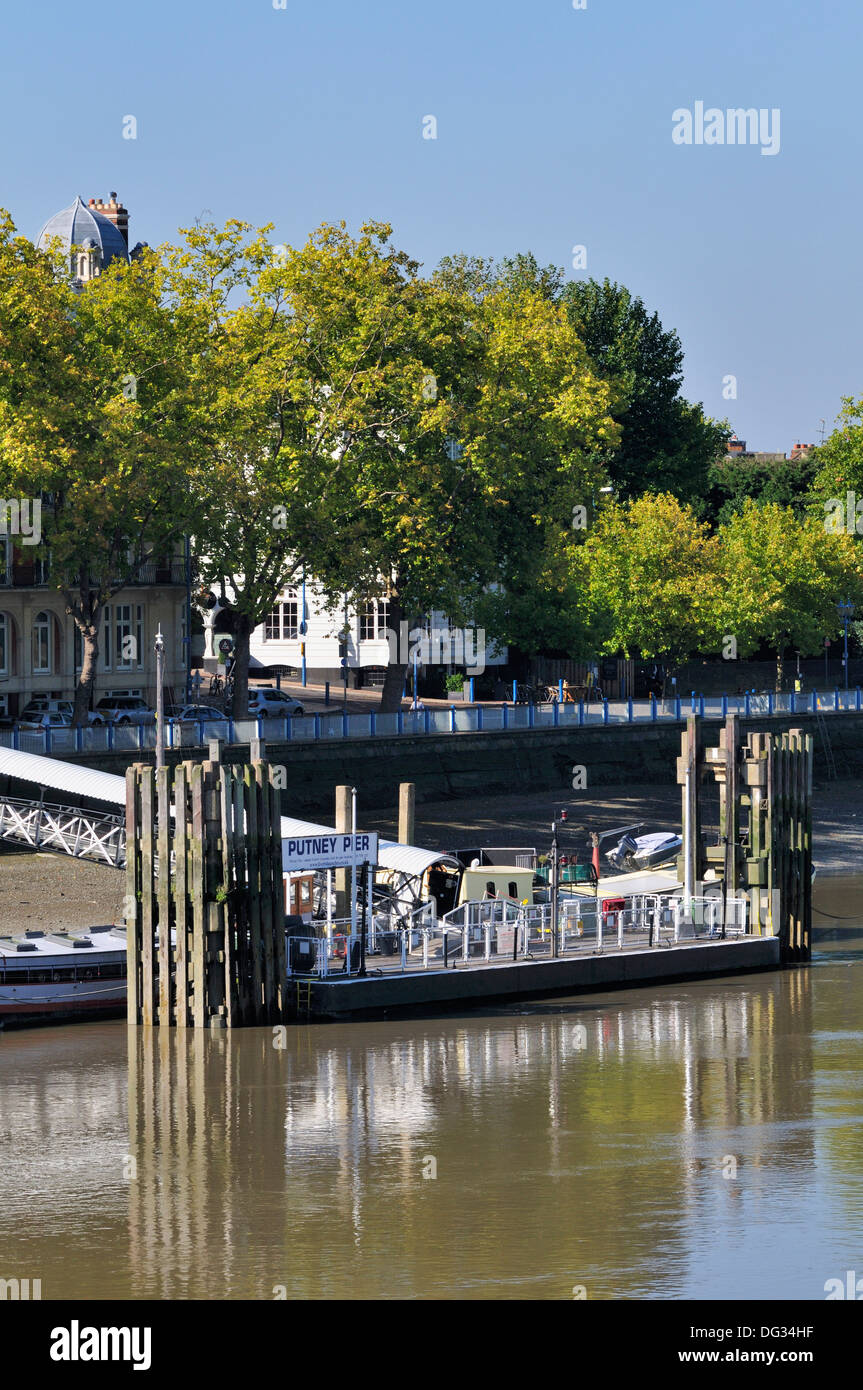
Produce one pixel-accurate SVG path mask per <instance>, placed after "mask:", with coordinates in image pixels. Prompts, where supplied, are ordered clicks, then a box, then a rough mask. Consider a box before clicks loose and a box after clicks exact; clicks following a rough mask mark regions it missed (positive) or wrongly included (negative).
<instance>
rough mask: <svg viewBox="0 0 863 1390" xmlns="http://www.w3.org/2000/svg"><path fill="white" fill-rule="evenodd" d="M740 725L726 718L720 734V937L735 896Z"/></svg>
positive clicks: (734, 717)
mask: <svg viewBox="0 0 863 1390" xmlns="http://www.w3.org/2000/svg"><path fill="white" fill-rule="evenodd" d="M739 731H740V723H739V719H738V716H737V715H736V714H729V715H728V717H727V719H726V721H725V727H724V728H723V729H722V731H721V739H720V741H721V743H722V744H723V746H724V749H725V769H724V771H725V776H724V779H723V783H722V790H721V800H720V833H721V835H722V837H723V839H724V843H725V862H724V865H723V875H724V882H723V892H722V907H723V912H722V933H723V936H724V935H725V931H726V927H727V924H728V899H729V897H732V898H733V897H736V896H737V888H738V877H737V854H738V851H737V842H738V839H739V834H740V807H739V800H738V798H739V795H740V789H739V779H738V762H737V758H738V748H737V745H738V739H739Z"/></svg>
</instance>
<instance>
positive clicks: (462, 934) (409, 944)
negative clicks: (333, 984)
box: [291, 893, 750, 976]
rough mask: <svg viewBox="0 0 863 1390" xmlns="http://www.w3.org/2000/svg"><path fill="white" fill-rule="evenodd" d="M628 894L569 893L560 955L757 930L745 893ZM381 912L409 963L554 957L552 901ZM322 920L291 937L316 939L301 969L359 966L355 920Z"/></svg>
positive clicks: (387, 934) (389, 937) (392, 951)
mask: <svg viewBox="0 0 863 1390" xmlns="http://www.w3.org/2000/svg"><path fill="white" fill-rule="evenodd" d="M620 901H621V900H620V899H618V898H616V897H615V898H611V897H603V895H602V894H599V895H598V896H597V897H593V898H587V897H572V898H563V899H561V901H560V903H559V910H558V956H567V955H569V956H572V955H577V954H578V953H579V952H591V953H600V952H606V951H614V950H618V951H622V950H634V949H635V950H651V949H661V948H664V947H668V946H674V945H678V944H680V943H685V942H687V941H708V940H710V941H716V940H721V939H725V940H736V939H738V938H740V937H741V936H745V935H747V934H748V933H749V930H750V913H749V902H748V900H747V899H746V898H745V897H729V898H727V899H726V900H725V901H723V898H722V895H721V894H717V895H716V896H715V897H695V898H692V899H691V900H690V903H689V909H688V910H687V909H686V906H685V904H684V902H683V899H682V897H680V896H679V895H674V894H659V893H638V894H630V895H629V896H627V897H626V898H623V899H622V901H623V906H622V907H621V906H619V905H618V904H619V902H620ZM376 915H377V916H378V917H379V918H381V919H382V921H380V922H379V923H378V926H377V937H378V940H379V943H380V944H381V945H382V946H383V952H382V953H383V954H385V955H391V956H392V955H398V956H399V964H400V967H401V969H402V970H407V969H408V968H409V966H412V965H413V958H414V957H415V955H416V953H417V952H419V953H420V955H421V968H422V969H423V970H428V969H430V968H436V969H440V968H444V969H446V968H450V967H452V968H455V967H456V965H457V964H471V963H473V964H482V963H490V962H491V961H496V962H501V963H502V962H504V961H506V960H518V959H538V958H539V959H541V958H543V957H545V958H550V957H551V955H552V954H553V946H552V906H551V904H550V903H530V904H524V903H517V902H515V901H514V900H513V899H508V898H488V899H482V900H476V901H472V902H467V903H463V904H461V905H460V906H459V907H457V908H454V909H453V910H452V911H451V912H447V913H446V914H445V915H444V916H443V917H442V918H441V919H440V920H437V917H436V912H435V906H434V903H433V902H426V903H422V904H421V905H420V906H419V907H417V908H415V909H414V910H413V911H412V912H409V913H405V914H403V915H402V916H401V917H400V918H398V919H396V918H395V915H394V914H393V922H392V925H389V926H388V925H386V914H385V913H377V914H376ZM318 925H319V926H321V927H322V928H323V930H322V933H321V935H311V936H309V937H292V938H291V940H293V941H303V942H313V943H314V950H315V959H314V965H313V966H307V968H306V969H305V970H297V971H296V972H295V973H298V974H317V975H320V976H326V975H328V974H333V973H334V972H338V973H339V974H349V973H353V972H352V971H351V970H350V969H346V968H345V961H344V957H345V953H346V952H347V951H348V950H349V949H350V939H351V923H350V920H349V919H347V918H341V919H337V920H335V921H333V922H331V923H327V924H318ZM384 943H390V944H389V945H386V944H384ZM291 949H292V950H293V949H294V948H291ZM371 949H373V948H371ZM308 954H311V951H308ZM336 962H339V963H336ZM349 964H350V963H349V962H348V965H349ZM414 968H420V966H419V965H417V966H414Z"/></svg>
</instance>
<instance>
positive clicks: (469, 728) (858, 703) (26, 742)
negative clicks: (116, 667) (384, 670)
mask: <svg viewBox="0 0 863 1390" xmlns="http://www.w3.org/2000/svg"><path fill="white" fill-rule="evenodd" d="M861 709H863V692H861V688H860V687H859V686H858V687H856V688H855V689H854V690H839V689H838V688H837V689H834V690H831V691H820V692H819V691H815V690H813V691H808V692H806V693H805V694H803V693H801V694H796V693H795V692H793V691H792V692H791V693H789V694H773V693H770V694H765V695H754V694H752V693H750V694H744V695H695V694H691V695H689V696H688V697H686V698H682V697H681V696H679V695H677V696H672V697H671V698H669V699H664V700H663V699H659V698H657V697H656V696H655V695H651V696H650V697H649V698H648V699H646V700H633V699H623V700H596V701H593V702H590V703H587V702H585V701H583V700H580V701H577V702H569V701H567V702H566V703H563V704H562V703H561V702H560V701H549V702H548V703H546V704H542V705H533V704H500V705H457V704H453V705H449V706H448V707H446V708H443V709H420V710H410V709H406V710H399V711H398V712H397V713H394V714H382V713H380V711H378V710H369V711H368V712H366V713H362V714H348V713H346V712H345V711H343V710H338V711H327V712H324V713H320V714H306V715H294V716H292V717H288V718H279V719H238V720H234V719H229V718H228V717H227V716H225V717H224V718H222V719H214V720H195V721H191V720H184V721H180V720H174V719H170V720H166V722H165V745H166V747H167V748H173V749H180V748H201V747H205V746H206V744H207V741H208V739H211V738H220V739H222V740H223V742H225V743H229V744H232V743H234V744H247V743H249V741H250V740H251V739H252V738H263V739H266V740H267V741H268V742H271V743H283V742H285V743H314V742H320V741H326V742H328V741H329V740H331V739H380V738H397V737H401V736H405V735H407V736H409V737H414V736H416V735H429V734H473V733H486V734H488V733H498V732H502V731H508V730H515V729H565V728H587V727H590V728H599V727H600V726H606V727H608V726H611V725H621V724H639V725H645V724H661V723H669V722H672V721H674V720H680V719H685V718H686V716H687V715H688V714H692V713H694V714H698V715H700V716H701V718H703V719H725V718H726V717H727V716H728V715H729V714H735V713H736V714H739V715H741V716H742V717H743V718H756V717H758V716H759V715H772V714H812V713H823V714H834V713H849V712H850V713H857V714H859V713H860V712H861ZM155 742H156V728H155V725H154V724H140V725H114V724H105V725H96V726H95V727H91V728H79V729H64V728H55V729H44V730H41V729H40V730H23V729H0V747H5V748H16V749H20V750H21V751H22V752H25V753H41V754H48V755H50V756H53V757H63V755H64V754H68V753H104V752H111V751H117V752H133V751H135V750H136V749H148V748H153V747H154V745H155Z"/></svg>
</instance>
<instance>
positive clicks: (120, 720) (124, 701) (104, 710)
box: [96, 695, 156, 724]
mask: <svg viewBox="0 0 863 1390" xmlns="http://www.w3.org/2000/svg"><path fill="white" fill-rule="evenodd" d="M96 710H97V712H98V713H99V714H101V715H102V717H103V719H105V720H107V722H108V723H109V724H155V722H156V714H155V711H154V710H151V709H150V707H149V705H148V704H147V701H146V700H144V699H142V698H141V696H140V695H105V696H104V697H103V698H102V699H101V700H100V701H99V703H98V705H97V706H96Z"/></svg>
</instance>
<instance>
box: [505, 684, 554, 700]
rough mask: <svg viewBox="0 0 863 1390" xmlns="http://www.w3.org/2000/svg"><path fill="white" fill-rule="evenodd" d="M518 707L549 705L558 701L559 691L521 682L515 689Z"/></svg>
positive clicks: (546, 686)
mask: <svg viewBox="0 0 863 1390" xmlns="http://www.w3.org/2000/svg"><path fill="white" fill-rule="evenodd" d="M515 694H516V704H517V705H548V704H551V702H552V701H553V700H556V699H557V691H556V690H552V688H551V687H550V686H548V685H541V684H540V685H529V684H528V683H527V682H522V681H519V682H518V684H517V685H516V688H515Z"/></svg>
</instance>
